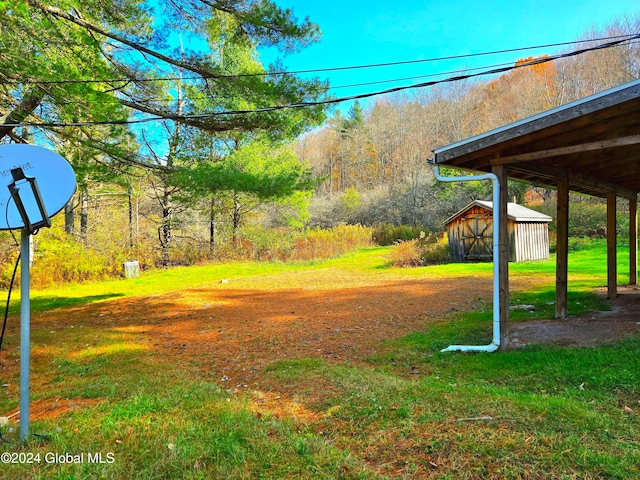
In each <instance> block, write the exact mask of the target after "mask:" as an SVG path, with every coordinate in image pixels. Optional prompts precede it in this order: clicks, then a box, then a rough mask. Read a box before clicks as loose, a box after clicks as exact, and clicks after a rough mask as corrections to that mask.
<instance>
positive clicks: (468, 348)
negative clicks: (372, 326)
mask: <svg viewBox="0 0 640 480" xmlns="http://www.w3.org/2000/svg"><path fill="white" fill-rule="evenodd" d="M429 163H431V164H432V165H433V167H434V168H433V174H434V176H435V177H436V178H437V179H438V180H440V181H442V182H469V181H471V180H491V181H492V182H493V341H492V342H491V343H490V344H489V345H450V346H449V347H447V348H445V349H444V350H442V351H443V352H495V351H496V350H498V348H500V287H499V278H500V264H499V263H500V262H499V261H498V259H499V248H500V247H499V246H500V208H499V204H500V182H499V181H498V177H497V176H496V175H495V174H493V173H483V174H481V175H470V176H461V177H443V176H441V175H440V165H438V164H436V163H435V160H430V161H429Z"/></svg>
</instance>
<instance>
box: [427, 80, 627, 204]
mask: <svg viewBox="0 0 640 480" xmlns="http://www.w3.org/2000/svg"><path fill="white" fill-rule="evenodd" d="M434 154H435V157H434V160H435V163H437V164H441V165H446V166H450V167H455V168H461V169H464V170H472V171H484V172H490V171H491V170H492V167H493V166H496V165H504V166H505V167H506V169H507V174H508V176H509V177H510V178H512V179H515V180H521V181H524V182H527V183H532V184H534V185H540V186H546V187H551V188H556V187H557V185H558V182H559V181H561V180H563V179H566V180H567V181H568V182H569V188H570V189H571V190H573V191H577V192H581V193H586V194H589V195H595V196H599V197H604V196H606V195H607V194H609V193H615V194H617V195H620V196H624V197H627V198H637V194H638V192H640V80H635V81H633V82H630V83H626V84H624V85H620V86H619V87H616V88H612V89H610V90H606V91H603V92H601V93H598V94H596V95H592V96H590V97H586V98H583V99H581V100H578V101H575V102H572V103H569V104H566V105H563V106H561V107H558V108H554V109H552V110H548V111H546V112H542V113H540V114H537V115H534V116H532V117H529V118H526V119H524V120H520V121H518V122H515V123H511V124H508V125H505V126H503V127H500V128H497V129H495V130H491V131H489V132H486V133H483V134H481V135H477V136H475V137H471V138H468V139H466V140H463V141H461V142H456V143H454V144H451V145H448V146H445V147H442V148H438V149H436V150H434Z"/></svg>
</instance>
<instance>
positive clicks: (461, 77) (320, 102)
mask: <svg viewBox="0 0 640 480" xmlns="http://www.w3.org/2000/svg"><path fill="white" fill-rule="evenodd" d="M615 38H620V37H615ZM638 39H640V33H638V34H634V35H630V36H625V37H624V38H622V39H619V40H614V41H611V42H607V43H603V44H600V45H595V46H592V47H587V48H583V49H580V50H574V51H572V52H567V53H562V54H557V55H552V56H547V57H540V58H537V59H532V60H530V61H527V62H522V63H518V64H516V65H513V64H510V65H509V66H506V67H498V68H491V69H490V70H486V71H483V72H478V73H469V74H463V75H456V76H453V77H447V78H445V79H441V80H433V81H428V82H421V83H414V84H411V85H404V86H399V87H394V88H389V89H385V90H379V91H375V92H369V93H361V94H357V95H351V96H346V97H339V98H329V99H325V100H317V101H307V102H298V103H289V104H285V105H273V106H269V107H263V108H257V109H247V110H224V111H218V112H209V113H201V114H191V115H166V116H152V117H146V118H139V119H134V120H103V121H85V122H69V123H55V122H39V123H35V122H34V123H15V124H4V126H6V127H19V126H32V127H47V128H55V127H76V126H92V125H134V124H142V123H148V122H155V121H162V120H174V121H181V120H182V121H185V120H200V119H207V118H214V117H221V116H231V115H248V114H257V113H267V112H274V111H279V110H285V109H294V108H307V107H314V106H320V105H330V104H337V103H342V102H347V101H351V100H360V99H364V98H371V97H375V96H379V95H386V94H389V93H396V92H400V91H403V90H409V89H415V88H424V87H430V86H433V85H437V84H441V83H450V82H456V81H461V80H466V79H469V78H475V77H480V76H485V75H495V74H499V73H506V72H509V71H512V70H516V69H519V68H525V67H531V66H534V65H540V64H543V63H549V62H552V61H554V60H558V59H561V58H568V57H574V56H577V55H581V54H583V53H587V52H592V51H596V50H603V49H606V48H611V47H614V46H618V45H621V44H623V43H624V42H629V41H630V40H638Z"/></svg>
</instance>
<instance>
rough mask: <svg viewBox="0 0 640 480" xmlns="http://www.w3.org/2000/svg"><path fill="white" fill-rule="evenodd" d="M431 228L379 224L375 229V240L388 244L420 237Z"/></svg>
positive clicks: (382, 244) (380, 243) (377, 242)
mask: <svg viewBox="0 0 640 480" xmlns="http://www.w3.org/2000/svg"><path fill="white" fill-rule="evenodd" d="M428 231H429V230H428V229H426V228H420V227H412V226H409V225H390V224H383V225H378V226H376V227H375V228H374V230H373V241H374V242H375V243H376V244H377V245H381V246H387V245H393V244H395V243H398V242H405V241H407V240H414V239H418V238H420V235H421V234H423V235H424V234H425V232H428Z"/></svg>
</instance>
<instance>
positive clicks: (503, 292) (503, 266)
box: [493, 165, 510, 350]
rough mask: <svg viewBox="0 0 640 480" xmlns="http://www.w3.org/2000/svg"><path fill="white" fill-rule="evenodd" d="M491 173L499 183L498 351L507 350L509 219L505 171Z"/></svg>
mask: <svg viewBox="0 0 640 480" xmlns="http://www.w3.org/2000/svg"><path fill="white" fill-rule="evenodd" d="M493 173H494V174H495V175H496V176H497V177H498V181H499V183H500V199H499V205H497V206H496V205H494V206H493V208H494V210H495V209H496V208H498V209H499V215H500V222H499V225H498V227H499V229H500V243H499V245H498V288H499V291H500V349H501V350H506V349H508V348H509V333H510V327H509V223H508V222H509V218H508V215H507V203H509V191H508V189H507V178H508V177H507V169H506V168H505V167H504V166H503V165H497V166H495V167H493Z"/></svg>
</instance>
